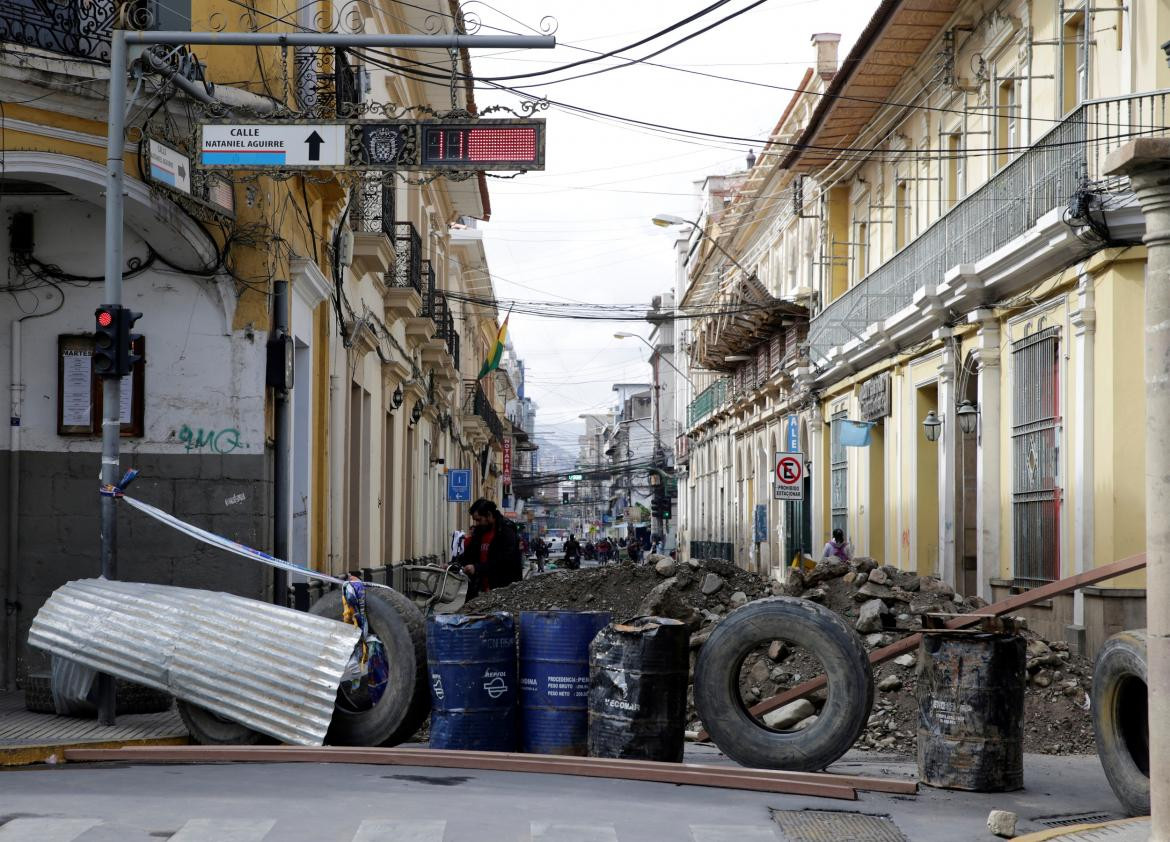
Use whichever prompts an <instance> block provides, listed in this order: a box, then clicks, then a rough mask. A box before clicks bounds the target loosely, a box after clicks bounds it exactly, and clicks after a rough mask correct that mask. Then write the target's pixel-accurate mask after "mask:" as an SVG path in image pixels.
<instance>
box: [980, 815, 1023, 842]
mask: <svg viewBox="0 0 1170 842" xmlns="http://www.w3.org/2000/svg"><path fill="white" fill-rule="evenodd" d="M1017 821H1019V819H1018V817H1017V816H1016V814H1015V813H1013V812H1011V811H1010V810H992V811H991V813H990V814H988V816H987V829H988V830H990V831H991V832H992V833H994V834H995V835H996V836H998V837H1000V838H1001V839H1012V838H1014V837H1015V835H1016V822H1017Z"/></svg>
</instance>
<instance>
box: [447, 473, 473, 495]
mask: <svg viewBox="0 0 1170 842" xmlns="http://www.w3.org/2000/svg"><path fill="white" fill-rule="evenodd" d="M447 502H448V503H470V502H471V471H470V470H469V469H467V468H455V469H452V470H450V471H447Z"/></svg>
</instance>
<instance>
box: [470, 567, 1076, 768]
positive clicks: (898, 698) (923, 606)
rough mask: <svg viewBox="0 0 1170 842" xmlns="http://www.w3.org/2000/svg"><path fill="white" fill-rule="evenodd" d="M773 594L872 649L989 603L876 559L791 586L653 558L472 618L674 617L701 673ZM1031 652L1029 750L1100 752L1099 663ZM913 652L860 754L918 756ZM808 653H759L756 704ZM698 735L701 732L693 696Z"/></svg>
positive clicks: (888, 681) (890, 668)
mask: <svg viewBox="0 0 1170 842" xmlns="http://www.w3.org/2000/svg"><path fill="white" fill-rule="evenodd" d="M772 594H787V595H789V596H799V597H803V598H805V599H810V600H813V601H815V602H818V603H820V604H822V605H824V606H826V607H828V608H830V609H832V610H833V611H836V612H837V613H838V614H840V615H842V616H843V617H845V618H846V619H847V620H848V621H849V623H850V625H852V626H853V627H854V628H855V629H857V631H858V633H859V634H860V635H861V636H862V639H863V641H864V643H865V647H866V649H867V650H869V651H872V650H874V649H879V648H881V647H884V646H888V645H890V644H891V643H894V642H896V641H898V640H900V639H902V638H904V637H906V636H907V635H910V634H913V633H915V632H917V631H920V630H921V629H922V625H923V621H922V617H923V615H925V614H935V613H941V614H962V613H968V612H970V611H974V610H977V609H979V608H981V607H983V606H984V605H986V603H985V602H984V601H983V600H981V599H980V598H979V597H964V596H962V595H960V594H956V593H955V591H954V589H953V588H951V587H950V586H949V585H947V584H946V583H945V582H942V581H940V580H939V579H936V578H934V577H930V576H919V575H917V574H915V573H912V572H909V571H902V570H898V569H897V568H895V567H892V566H890V565H879V564H878V563H877V562H876V561H874V560H873V559H869V558H858V559H855V560H854V561H853V562H844V561H839V560H836V559H834V560H828V561H821V562H819V563H817V564H816V565H815V566H812V567H811V569H807V568H806V569H805V571H804V572H800V571H797V570H789V571H788V576H787V579H786V581H785V582H784V583H779V582H769V581H768V580H765V579H763V578H761V577H759V576H757V575H755V574H752V573H748V572H747V571H745V570H742V569H740V568H738V567H736V566H734V565H733V564H731V563H729V562H725V561H715V560H710V561H696V560H690V561H686V562H677V563H676V562H675V561H673V560H672V559H670V558H665V557H661V556H650V557H649V559H648V560H647V563H646V564H644V565H634V564H619V565H609V566H607V567H598V568H586V569H584V570H578V571H557V572H553V573H547V574H544V575H540V576H535V577H533V578H531V579H526V580H524V581H522V582H518V583H516V584H515V585H512V586H510V587H507V588H502V589H499V590H496V591H493V592H491V593H489V594H484V595H482V596H480V597H479V598H477V599H476V600H474V601H472V602H471V603H469V604H468V606H467V607H466V608H465V611H468V612H482V611H512V612H519V611H532V610H550V609H562V610H572V611H590V610H607V611H611V612H612V613H613V615H614V619H615V620H617V621H624V620H628V619H631V618H632V617H636V616H639V615H646V614H657V615H660V616H668V617H674V618H675V619H678V620H682V621H684V622H686V623H688V624H689V625H690V626H691V629H692V634H691V669H692V674H693V669H694V665H695V661H696V660H697V658H698V654H699V652H700V650H701V648H702V646H703V643H704V642H705V641H706V640H707V639H708V638H709V637H710V635H711V633H712V632H713V631H714V630H715V628H716V626H717V625H718V624H719V622H720V621H721V620H722V619H723V618H724V617H726V616H727V615H728V614H729V613H730V612H731V611H733V610H735V609H736V608H738V607H740V606H741V605H744V604H745V603H747V602H750V601H752V600H755V599H759V598H761V597H764V596H768V595H772ZM1024 635H1025V637H1026V638H1027V641H1028V643H1027V645H1028V662H1027V668H1028V684H1027V690H1026V692H1025V738H1024V750H1025V751H1028V752H1037V753H1042V754H1088V753H1092V752H1094V751H1095V746H1094V739H1093V729H1092V721H1091V719H1090V716H1089V712H1088V691H1089V687H1090V683H1091V680H1092V672H1093V670H1092V663H1091V662H1090V661H1088V660H1086V659H1084V658H1081V657H1078V656H1076V655H1073V654H1071V653H1070V652H1069V650H1068V645H1067V644H1066V643H1064V642H1063V641H1053V642H1049V641H1045V640H1042V639H1041V638H1040V637H1039V636H1038V635H1036V634H1035V633H1033V632H1030V631H1026V630H1025V631H1024ZM915 667H916V658H915V655H914V654H906V655H902V656H900V657H898V658H896V659H894V660H892V661H889V662H886V663H884V664H879V665H877V666H875V667H874V684H875V693H874V705H873V711H872V714H871V716H870V720H869V725H868V726H867V728H866V730H865V732H864V733H863V734H862V736H861V738H860V739H859V740H858V742H857V745H856V748H859V749H868V750H874V751H888V752H897V753H900V754H913V753H914V751H915V741H916V729H917V716H918V713H917V701H916V697H915ZM822 671H823V670H822V669H821V666H820V663H819V662H818V661H817V660H816V659H815V658H813V657H811V656H810V655H809V654H808V653H807V652H804V651H803V650H800V649H794V648H793V647H790V646H789V645H787V644H785V643H783V642H781V641H772V642H771V643H770V644H769V645H766V646H762V647H761V648H760V649H759V650H757V651H755V652H753V653H751V654H749V655H748V657H747V659H746V660H745V661H744V664H743V667H742V669H741V671H740V692H741V696H742V698H743V700H744V702H745V703H746V704H748V705H752V704H755V703H756V702H758V701H761V700H763V699H767V698H769V697H771V696H773V695H775V694H776V693H778V692H782V691H783V690H785V689H787V688H790V687H794V686H796V685H797V684H800V683H802V682H804V681H807V680H808V679H810V678H814V677H816V676H817V675H819V674H821V672H822ZM825 693H826V691H824V690H821V691H819V692H818V693H814V694H811V695H810V696H809V697H808V698H806V699H802V700H800V701H797V702H793V703H792V704H790V705H787V706H785V707H784V708H781V709H779V710H776V711H773V712H771V713H770V714H767V715H766V716H765V722H766V724H768V725H769V726H770V727H773V728H778V729H787V728H805V727H808V725H810V724H811V723H812V722H814V721H815V719H814V718H813V717H815V716H816V715H817V710H818V709H819V708H820V706H821V705H822V704H823V703H824V700H825V698H826V696H825ZM688 722H689V725H688V727H689V728H692V729H695V730H700V729H701V723H700V722H699V721H698V717H697V714H696V712H695V709H694V700H693V694H688Z"/></svg>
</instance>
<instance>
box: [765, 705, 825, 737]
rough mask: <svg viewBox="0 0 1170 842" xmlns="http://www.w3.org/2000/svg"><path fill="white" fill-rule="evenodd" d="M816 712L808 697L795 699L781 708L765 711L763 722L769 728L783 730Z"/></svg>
mask: <svg viewBox="0 0 1170 842" xmlns="http://www.w3.org/2000/svg"><path fill="white" fill-rule="evenodd" d="M816 712H817V711H816V708H814V707H813V703H812V702H810V701H809V700H808V699H797V700H796V701H795V702H789V703H788V704H786V705H785V706H784V707H782V708H777V709H776V710H773V711H769V712H768V713H765V714H764V724H765V725H767V726H768V727H769V728H775V729H776V730H777V731H785V730H787V729H789V728H791V727H792V726H793V725H795V724H796V723H798V722H800V721H801V720H802V719H808V718H809V717H810V716H812V715H813V714H814V713H816Z"/></svg>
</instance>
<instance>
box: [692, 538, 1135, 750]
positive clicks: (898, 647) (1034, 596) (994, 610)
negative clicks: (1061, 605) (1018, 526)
mask: <svg viewBox="0 0 1170 842" xmlns="http://www.w3.org/2000/svg"><path fill="white" fill-rule="evenodd" d="M1145 566H1146V554H1145V553H1141V554H1139V555H1135V556H1130V557H1129V558H1125V559H1122V560H1121V561H1115V562H1113V563H1112V564H1106V565H1105V566H1104V567H1096V568H1094V569H1092V570H1086V571H1085V572H1084V573H1079V574H1077V575H1076V576H1069V577H1067V578H1064V579H1059V580H1057V581H1055V582H1049V583H1048V584H1047V585H1042V586H1040V587H1038V588H1032V589H1031V590H1029V591H1024V593H1019V594H1014V595H1013V596H1010V597H1008V598H1007V599H1004V600H1000V601H999V602H997V603H995V604H993V605H988V606H985V607H983V608H980V609H979V614H992V615H994V616H999V615H1001V614H1010V613H1011V612H1012V611H1017V610H1019V609H1020V608H1027V607H1028V606H1029V605H1034V604H1036V603H1037V602H1043V601H1044V600H1046V599H1050V598H1052V597H1054V596H1060V595H1061V594H1065V593H1068V592H1069V591H1075V590H1077V589H1078V588H1085V587H1088V586H1090V585H1095V584H1097V583H1098V582H1104V581H1105V580H1106V579H1115V578H1117V577H1118V576H1123V575H1125V574H1126V573H1132V572H1133V571H1135V570H1141V569H1142V568H1143V567H1145ZM979 614H974V615H959V616H958V617H955V618H954V619H953V620H948V621H947V628H948V629H961V628H966V627H967V626H971V625H974V624H975V623H978V622H979ZM921 639H922V634H921V633H918V634H912V635H910V636H909V637H904V638H902V639H901V640H899V641H898V642H897V643H891V644H890V645H889V646H883V647H882V648H881V649H875V650H874V651H873V652H870V653H869V662H870V663H871V664H880V663H883V662H884V661H888V660H890V659H891V658H896V657H898V656H899V655H902V654H905V653H906V652H909V651H910V650H912V649H914V648H916V647H917V646H918V641H919V640H921ZM825 684H826V679H825V676H823V675H821V676H817V677H816V678H813V679H810V680H809V681H806V682H804V683H803V684H798V685H796V686H795V687H793V688H791V689H789V690H785V691H784V692H783V693H778V694H777V695H775V696H772V697H771V698H768V699H764V700H763V701H762V702H758V703H757V704H755V705H753V706H752V707H751V708H750V709H749V710H750V712H751V713H752V714H753V715H755V716H763V715H764V714H765V713H768V712H769V711H773V710H776V709H777V708H780V707H783V706H784V705H786V704H788V703H789V702H792V701H796V700H797V699H800V698H803V697H805V696H807V695H808V694H809V693H812V692H814V691H816V690H820V689H821V688H822V687H824V686H825ZM709 737H710V734H708V733H707V732H706V731H700V732H699V739H700V740H707V739H708V738H709Z"/></svg>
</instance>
